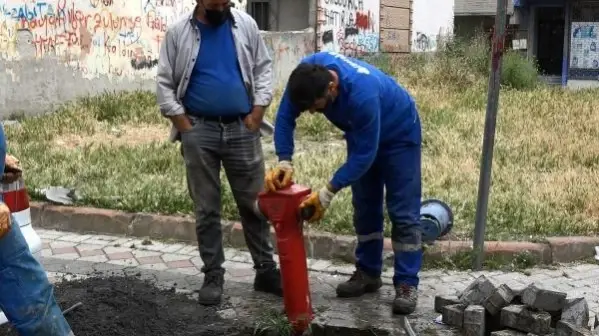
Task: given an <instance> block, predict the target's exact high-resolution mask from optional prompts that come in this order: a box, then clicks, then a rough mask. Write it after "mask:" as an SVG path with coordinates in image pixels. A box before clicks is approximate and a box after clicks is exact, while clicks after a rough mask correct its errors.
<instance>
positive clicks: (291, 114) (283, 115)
mask: <svg viewBox="0 0 599 336" xmlns="http://www.w3.org/2000/svg"><path fill="white" fill-rule="evenodd" d="M314 62H315V56H314V55H310V56H307V57H304V58H303V59H302V61H301V62H300V63H314ZM301 112H302V111H298V109H297V108H296V107H295V106H293V104H291V101H290V100H289V94H288V92H287V88H285V92H284V93H283V97H282V98H281V102H280V103H279V109H278V110H277V116H276V118H275V134H274V141H275V153H276V155H277V156H278V157H279V161H284V160H286V161H291V159H292V157H293V150H294V149H295V146H294V144H293V133H294V132H295V126H296V119H297V118H298V117H299V115H300V113H301Z"/></svg>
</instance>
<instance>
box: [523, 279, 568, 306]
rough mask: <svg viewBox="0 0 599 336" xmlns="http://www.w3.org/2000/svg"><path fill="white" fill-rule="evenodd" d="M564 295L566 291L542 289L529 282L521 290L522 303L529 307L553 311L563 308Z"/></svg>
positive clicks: (564, 302)
mask: <svg viewBox="0 0 599 336" xmlns="http://www.w3.org/2000/svg"><path fill="white" fill-rule="evenodd" d="M566 296H567V294H566V293H563V292H557V291H552V290H549V289H542V288H539V287H537V285H535V284H531V285H530V286H528V287H526V289H524V291H523V292H522V303H524V304H525V305H527V306H528V307H531V308H535V309H539V310H545V311H553V312H555V311H560V310H562V309H563V308H564V305H565V304H566Z"/></svg>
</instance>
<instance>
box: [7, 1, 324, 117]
mask: <svg viewBox="0 0 599 336" xmlns="http://www.w3.org/2000/svg"><path fill="white" fill-rule="evenodd" d="M194 3H195V1H194V0H44V1H36V0H34V1H31V0H0V115H1V116H6V115H8V114H11V113H26V114H39V113H40V112H43V111H45V110H47V109H49V108H51V107H52V105H53V104H56V103H62V102H64V101H66V100H70V99H73V98H75V97H77V96H80V95H86V94H94V93H98V92H102V91H104V90H131V89H150V90H154V88H155V82H154V78H155V74H156V62H157V61H156V59H157V57H158V54H159V48H160V44H161V41H162V38H163V36H164V32H165V31H166V27H167V26H168V25H169V24H171V23H173V22H174V21H175V20H176V19H177V18H179V17H180V16H181V15H187V14H188V13H189V12H190V11H191V10H192V9H193V5H194ZM245 6H246V3H245V0H238V1H237V5H236V7H237V8H242V9H244V8H245ZM264 35H265V40H266V41H267V44H268V45H269V46H270V49H271V51H272V52H273V56H274V59H275V76H276V78H275V80H276V81H277V83H282V82H284V81H285V79H286V78H285V77H286V75H287V74H288V72H289V71H291V69H292V67H291V65H292V64H295V63H296V62H297V61H298V60H299V59H300V58H301V57H303V56H304V55H306V54H307V53H309V52H311V51H313V49H314V47H313V46H314V40H313V33H312V34H311V33H309V32H297V33H287V32H285V33H264ZM273 46H274V47H273Z"/></svg>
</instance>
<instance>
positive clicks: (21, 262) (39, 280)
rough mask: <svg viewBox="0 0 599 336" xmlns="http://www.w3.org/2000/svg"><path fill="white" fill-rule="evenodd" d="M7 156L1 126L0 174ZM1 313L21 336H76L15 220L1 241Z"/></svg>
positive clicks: (0, 127) (44, 272)
mask: <svg viewBox="0 0 599 336" xmlns="http://www.w3.org/2000/svg"><path fill="white" fill-rule="evenodd" d="M5 156H6V139H5V136H4V129H3V128H2V126H0V162H1V163H0V172H2V171H4V157H5ZM0 198H1V194H0ZM0 309H2V311H3V312H4V314H5V315H6V317H7V318H8V320H9V321H10V323H12V325H13V327H14V328H15V329H16V330H17V331H18V333H19V335H21V336H68V335H73V333H72V331H71V328H70V326H69V324H68V323H67V321H66V319H65V318H64V316H63V315H62V311H61V310H60V307H58V304H57V303H56V300H55V299H54V290H53V286H52V284H50V282H49V281H48V277H47V275H46V271H45V270H44V268H43V267H42V265H41V264H40V263H39V262H38V261H37V260H36V259H35V258H34V257H33V254H31V252H30V250H29V246H28V245H27V241H26V240H25V238H24V237H23V234H22V233H21V228H20V227H19V223H17V222H16V221H15V220H14V217H13V220H12V227H11V230H10V231H9V232H8V233H7V234H6V235H5V236H4V237H2V238H0Z"/></svg>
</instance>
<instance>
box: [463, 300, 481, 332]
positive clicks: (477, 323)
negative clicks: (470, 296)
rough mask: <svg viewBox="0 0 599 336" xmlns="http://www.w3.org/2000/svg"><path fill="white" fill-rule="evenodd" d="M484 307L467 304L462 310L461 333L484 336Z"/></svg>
mask: <svg viewBox="0 0 599 336" xmlns="http://www.w3.org/2000/svg"><path fill="white" fill-rule="evenodd" d="M485 313H486V311H485V307H483V306H472V305H471V306H468V307H467V308H466V309H465V310H464V323H463V328H464V332H463V334H464V335H465V336H485V334H486V329H485V315H486V314H485Z"/></svg>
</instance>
